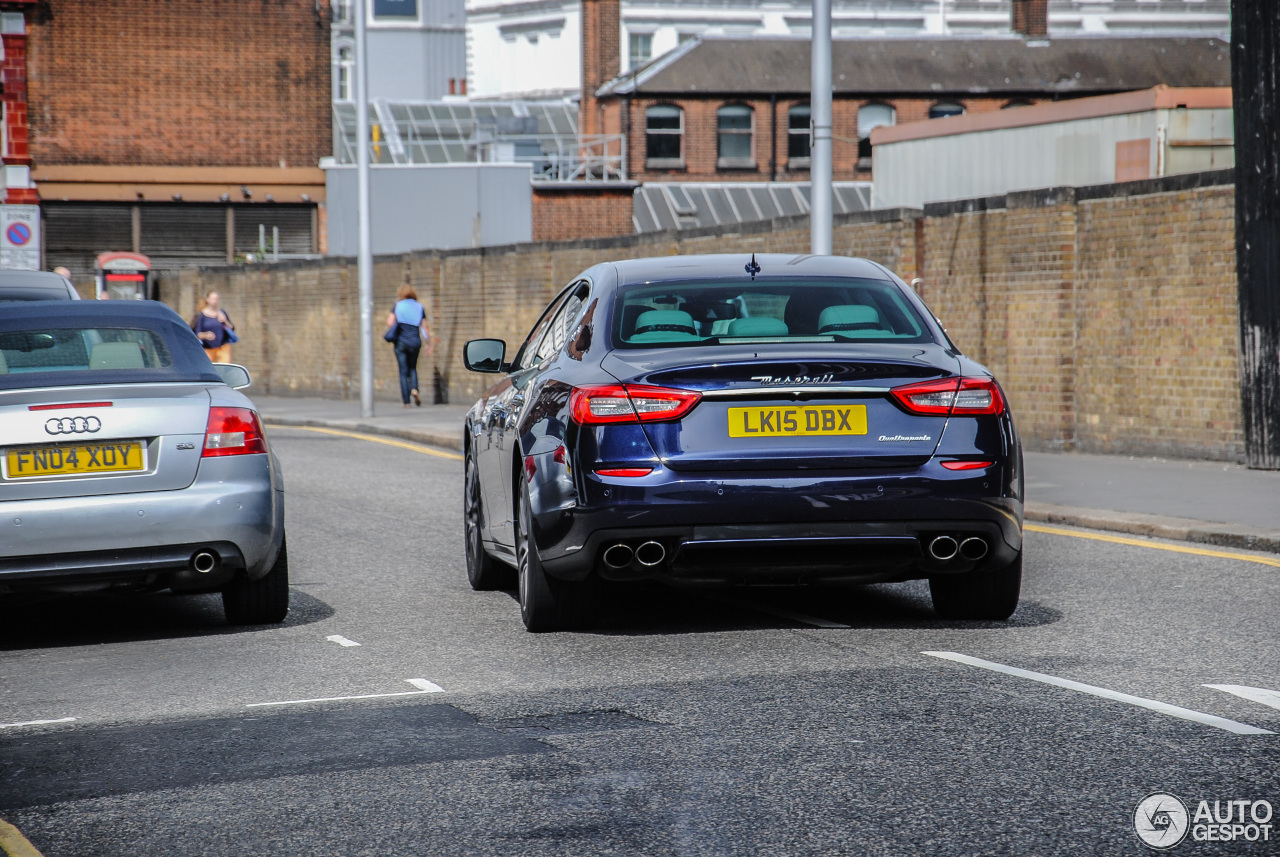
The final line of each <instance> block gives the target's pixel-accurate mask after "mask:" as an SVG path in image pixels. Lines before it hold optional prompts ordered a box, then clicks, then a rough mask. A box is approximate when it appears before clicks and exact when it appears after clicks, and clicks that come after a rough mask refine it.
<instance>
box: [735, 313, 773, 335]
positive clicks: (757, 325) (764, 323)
mask: <svg viewBox="0 0 1280 857" xmlns="http://www.w3.org/2000/svg"><path fill="white" fill-rule="evenodd" d="M786 335H787V323H786V322H785V321H783V320H782V319H780V318H773V317H771V316H767V315H766V316H758V317H756V318H735V319H734V320H733V321H731V322H729V336H786Z"/></svg>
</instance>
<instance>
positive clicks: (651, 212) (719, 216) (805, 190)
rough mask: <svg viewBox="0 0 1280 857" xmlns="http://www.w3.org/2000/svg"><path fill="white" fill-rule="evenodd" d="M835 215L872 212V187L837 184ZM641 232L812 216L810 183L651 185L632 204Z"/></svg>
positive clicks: (650, 183)
mask: <svg viewBox="0 0 1280 857" xmlns="http://www.w3.org/2000/svg"><path fill="white" fill-rule="evenodd" d="M832 187H833V188H834V190H835V200H834V207H833V211H834V212H835V213H836V214H848V213H850V212H854V211H866V210H867V209H869V208H870V207H871V182H836V183H834V184H833V185H832ZM631 210H632V220H633V221H634V223H635V227H636V232H661V231H666V230H670V229H697V228H698V227H701V226H721V225H726V224H733V223H746V222H749V221H753V220H770V219H772V218H775V217H792V216H796V215H801V214H808V213H809V183H808V182H740V183H735V184H728V183H725V182H678V183H665V182H648V183H645V184H643V185H641V186H640V187H638V188H636V190H635V194H634V197H633V202H632V209H631Z"/></svg>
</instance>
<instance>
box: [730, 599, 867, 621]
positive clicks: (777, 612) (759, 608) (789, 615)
mask: <svg viewBox="0 0 1280 857" xmlns="http://www.w3.org/2000/svg"><path fill="white" fill-rule="evenodd" d="M711 600H712V601H719V602H720V603H721V604H728V605H730V606H731V607H741V608H744V609H746V610H755V611H756V612H758V613H768V614H769V615H771V616H778V617H780V618H782V619H790V620H792V621H793V622H800V623H802V624H804V625H812V626H813V627H815V628H849V627H851V626H850V625H842V624H840V623H839V622H832V621H831V620H830V619H823V618H822V617H820V616H809V615H807V614H804V613H797V612H796V611H794V610H786V609H783V608H782V607H769V606H768V605H765V604H756V603H755V602H754V601H742V600H740V599H737V598H721V597H712V598H711Z"/></svg>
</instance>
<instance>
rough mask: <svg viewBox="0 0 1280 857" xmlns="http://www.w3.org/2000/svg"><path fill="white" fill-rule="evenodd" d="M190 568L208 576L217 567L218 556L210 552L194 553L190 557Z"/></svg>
mask: <svg viewBox="0 0 1280 857" xmlns="http://www.w3.org/2000/svg"><path fill="white" fill-rule="evenodd" d="M191 567H192V568H193V569H195V570H196V571H198V572H200V573H201V574H208V573H209V572H211V571H213V570H214V569H215V568H217V567H218V556H217V554H215V553H213V552H212V551H196V553H195V555H193V556H192V557H191Z"/></svg>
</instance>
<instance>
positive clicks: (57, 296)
mask: <svg viewBox="0 0 1280 857" xmlns="http://www.w3.org/2000/svg"><path fill="white" fill-rule="evenodd" d="M70 298H71V294H70V293H69V292H68V291H67V290H66V289H59V288H52V287H49V286H0V303H9V302H12V301H57V300H68V299H70Z"/></svg>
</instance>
